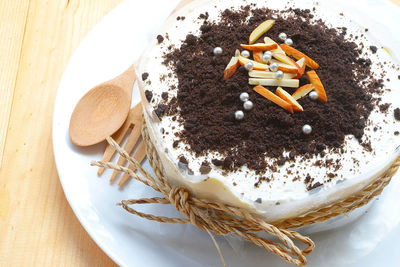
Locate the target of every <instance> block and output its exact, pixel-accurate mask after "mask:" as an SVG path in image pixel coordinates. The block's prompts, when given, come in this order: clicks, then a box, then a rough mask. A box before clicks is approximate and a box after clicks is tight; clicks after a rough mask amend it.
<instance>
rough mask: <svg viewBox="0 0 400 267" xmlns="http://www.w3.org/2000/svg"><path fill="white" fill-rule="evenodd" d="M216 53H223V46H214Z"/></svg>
mask: <svg viewBox="0 0 400 267" xmlns="http://www.w3.org/2000/svg"><path fill="white" fill-rule="evenodd" d="M213 52H214V55H216V56H217V55H221V54H222V52H223V50H222V48H221V47H219V46H217V47H216V48H214V51H213Z"/></svg>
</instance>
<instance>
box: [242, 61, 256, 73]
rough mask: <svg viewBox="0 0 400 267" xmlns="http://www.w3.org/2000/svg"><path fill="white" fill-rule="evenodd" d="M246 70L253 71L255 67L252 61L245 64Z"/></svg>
mask: <svg viewBox="0 0 400 267" xmlns="http://www.w3.org/2000/svg"><path fill="white" fill-rule="evenodd" d="M244 68H245V69H246V70H247V71H251V70H253V68H254V65H253V63H252V62H251V61H249V62H246V63H245V64H244Z"/></svg>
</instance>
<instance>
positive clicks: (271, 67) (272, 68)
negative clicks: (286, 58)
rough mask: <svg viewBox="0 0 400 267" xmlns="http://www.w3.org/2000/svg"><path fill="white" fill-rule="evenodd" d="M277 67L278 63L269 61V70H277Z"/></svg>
mask: <svg viewBox="0 0 400 267" xmlns="http://www.w3.org/2000/svg"><path fill="white" fill-rule="evenodd" d="M278 67H279V65H278V63H275V62H274V63H271V65H269V69H270V70H271V71H273V72H275V71H277V70H278Z"/></svg>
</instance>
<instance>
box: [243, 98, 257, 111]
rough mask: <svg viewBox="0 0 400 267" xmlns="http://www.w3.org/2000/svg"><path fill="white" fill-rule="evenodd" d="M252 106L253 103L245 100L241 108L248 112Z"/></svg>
mask: <svg viewBox="0 0 400 267" xmlns="http://www.w3.org/2000/svg"><path fill="white" fill-rule="evenodd" d="M253 105H254V104H253V102H251V101H250V100H247V101H246V102H244V103H243V108H244V110H247V111H249V110H251V109H253Z"/></svg>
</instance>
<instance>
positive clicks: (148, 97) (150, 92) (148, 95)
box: [144, 90, 153, 102]
mask: <svg viewBox="0 0 400 267" xmlns="http://www.w3.org/2000/svg"><path fill="white" fill-rule="evenodd" d="M144 94H145V96H146V99H147V101H149V102H150V101H151V99H152V98H153V92H152V91H149V90H146V91H144Z"/></svg>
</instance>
